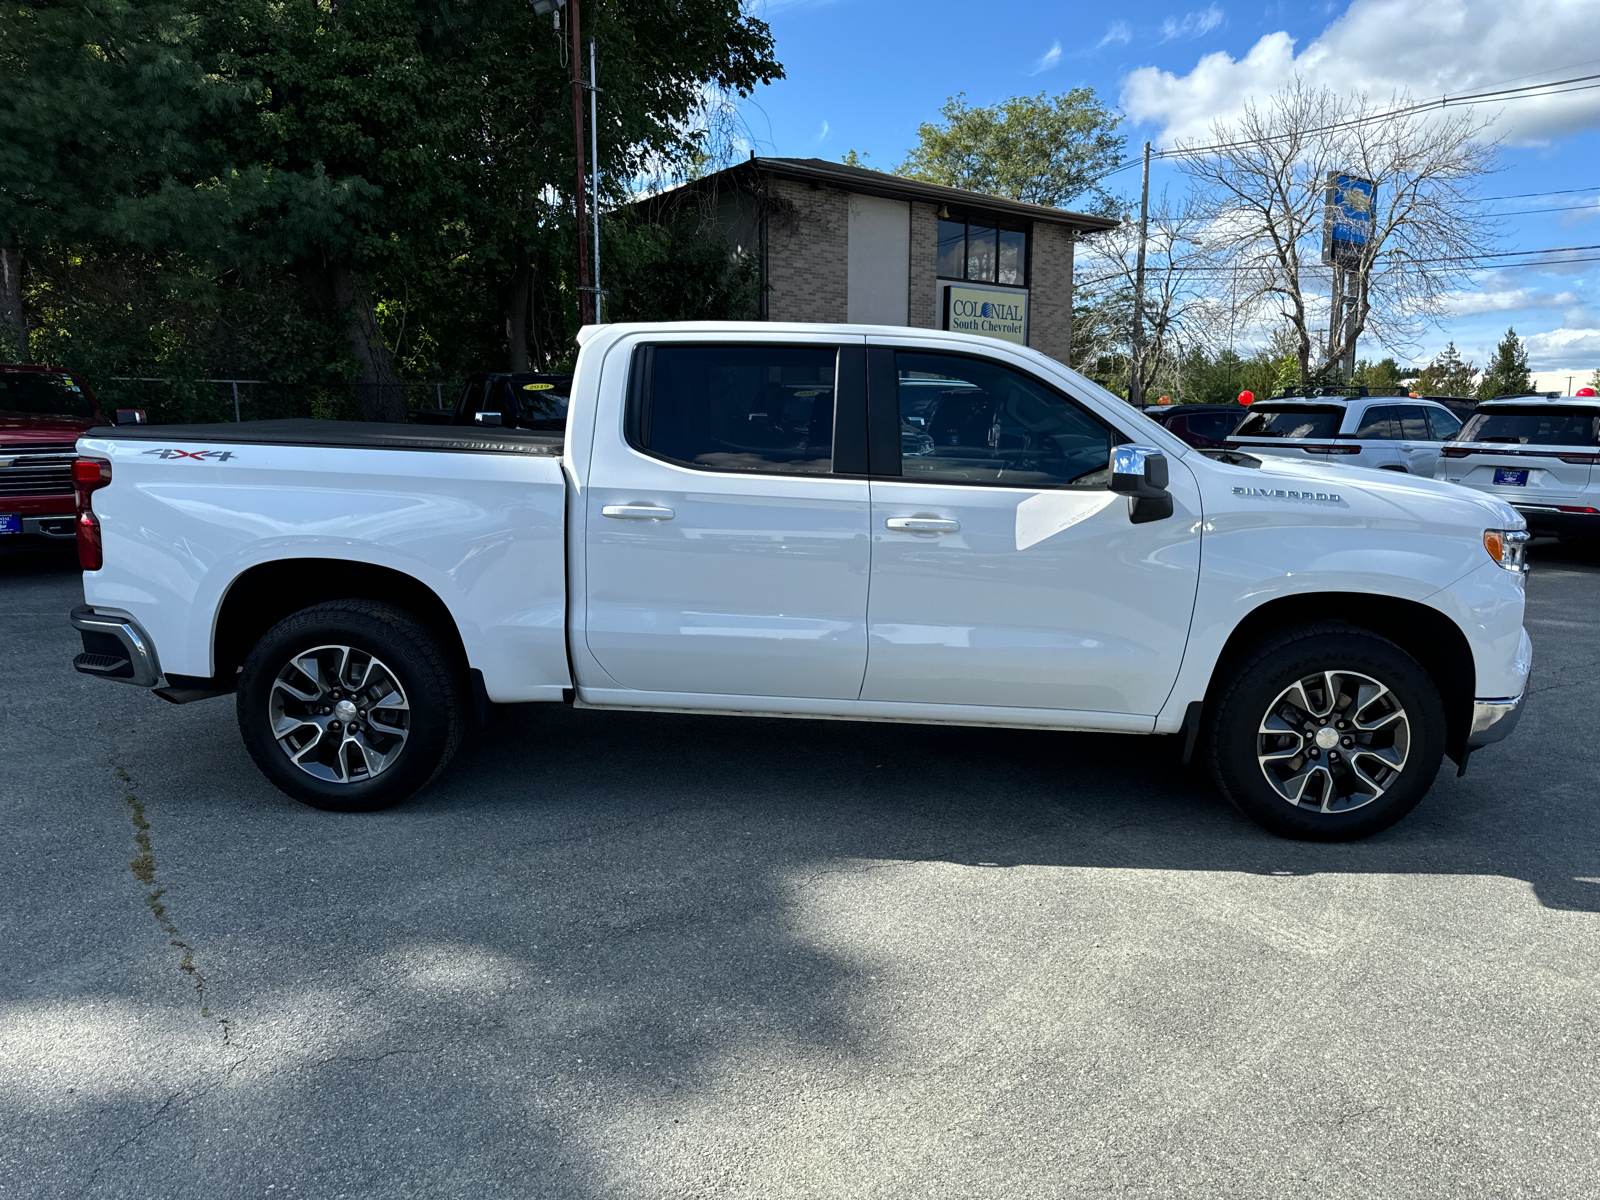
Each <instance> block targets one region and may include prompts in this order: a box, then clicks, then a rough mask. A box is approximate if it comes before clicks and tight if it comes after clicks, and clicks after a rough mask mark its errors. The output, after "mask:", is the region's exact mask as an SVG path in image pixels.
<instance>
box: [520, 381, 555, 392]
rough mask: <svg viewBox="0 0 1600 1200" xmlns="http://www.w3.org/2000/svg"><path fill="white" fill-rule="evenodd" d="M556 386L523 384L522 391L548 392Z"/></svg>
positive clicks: (551, 384) (550, 384)
mask: <svg viewBox="0 0 1600 1200" xmlns="http://www.w3.org/2000/svg"><path fill="white" fill-rule="evenodd" d="M555 386H556V385H555V384H553V383H525V384H523V385H522V390H523V391H525V392H548V391H550V390H551V389H552V388H554V387H555Z"/></svg>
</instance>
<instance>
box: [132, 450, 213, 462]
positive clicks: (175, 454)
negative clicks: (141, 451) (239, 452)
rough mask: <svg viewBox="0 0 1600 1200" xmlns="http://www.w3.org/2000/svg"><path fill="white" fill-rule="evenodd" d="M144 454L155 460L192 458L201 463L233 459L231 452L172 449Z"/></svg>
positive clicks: (149, 451) (147, 451) (150, 451)
mask: <svg viewBox="0 0 1600 1200" xmlns="http://www.w3.org/2000/svg"><path fill="white" fill-rule="evenodd" d="M145 453H146V454H154V455H155V456H156V457H157V458H194V459H198V460H199V461H201V462H205V461H206V460H207V459H211V460H214V461H216V462H227V461H228V460H229V459H230V458H233V457H235V455H234V453H233V451H232V450H178V449H175V448H174V449H162V450H146V451H145Z"/></svg>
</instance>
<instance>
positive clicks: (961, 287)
mask: <svg viewBox="0 0 1600 1200" xmlns="http://www.w3.org/2000/svg"><path fill="white" fill-rule="evenodd" d="M944 327H945V328H946V329H951V330H955V331H956V332H958V333H981V334H982V335H983V336H984V337H992V338H1000V339H1001V340H1003V341H1007V342H1015V343H1017V345H1019V346H1026V345H1027V344H1028V293H1027V292H1021V291H1015V290H1013V289H1011V288H982V287H968V286H967V285H965V284H959V283H953V284H951V285H950V286H949V287H948V288H946V289H945V293H944Z"/></svg>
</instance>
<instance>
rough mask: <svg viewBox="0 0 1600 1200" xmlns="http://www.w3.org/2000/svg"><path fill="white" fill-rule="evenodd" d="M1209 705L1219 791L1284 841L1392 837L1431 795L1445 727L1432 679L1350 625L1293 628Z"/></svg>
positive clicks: (1248, 659)
mask: <svg viewBox="0 0 1600 1200" xmlns="http://www.w3.org/2000/svg"><path fill="white" fill-rule="evenodd" d="M1226 670H1227V676H1226V678H1225V679H1224V680H1223V682H1222V684H1221V686H1220V687H1219V689H1218V692H1217V695H1216V703H1215V704H1212V705H1208V708H1209V709H1210V710H1211V711H1210V717H1209V721H1208V729H1207V738H1206V741H1207V748H1208V750H1209V757H1210V760H1211V768H1212V771H1213V774H1214V776H1215V778H1216V781H1217V784H1218V786H1219V787H1220V788H1221V789H1222V791H1223V792H1224V794H1226V795H1227V796H1228V798H1229V799H1231V800H1232V801H1233V802H1234V803H1235V804H1236V805H1238V806H1239V808H1240V809H1241V810H1242V811H1243V812H1244V814H1245V815H1246V816H1248V817H1249V818H1250V819H1251V820H1253V821H1255V822H1256V823H1257V824H1258V825H1261V826H1262V827H1263V828H1265V829H1268V830H1270V831H1271V832H1273V833H1276V834H1278V835H1280V836H1282V837H1290V838H1297V839H1301V840H1304V841H1316V842H1345V841H1354V840H1355V839H1357V838H1363V837H1367V836H1368V835H1369V834H1373V833H1377V832H1378V831H1379V830H1382V829H1387V828H1388V827H1389V826H1391V825H1393V824H1394V823H1395V822H1396V821H1398V820H1399V819H1400V818H1401V817H1403V816H1405V815H1406V814H1407V813H1408V812H1410V811H1411V810H1412V809H1413V808H1415V807H1416V806H1417V803H1418V802H1419V801H1420V800H1421V799H1422V797H1423V796H1424V795H1425V794H1426V793H1427V791H1428V789H1429V788H1430V787H1431V786H1432V785H1433V781H1434V777H1435V776H1436V775H1438V773H1439V763H1440V761H1441V759H1442V758H1443V757H1444V741H1445V717H1444V704H1443V702H1442V701H1441V700H1440V699H1439V691H1438V689H1437V688H1436V687H1435V686H1434V684H1433V681H1432V680H1431V679H1430V678H1429V677H1428V674H1427V672H1426V671H1424V670H1423V669H1422V667H1421V666H1419V665H1418V663H1417V661H1416V660H1415V659H1414V658H1412V657H1411V656H1410V655H1409V654H1407V653H1406V652H1405V651H1404V650H1402V649H1401V648H1400V647H1399V646H1397V645H1395V644H1394V643H1393V642H1391V641H1389V640H1388V639H1386V638H1382V637H1379V636H1377V635H1376V634H1373V633H1369V632H1367V631H1365V630H1361V629H1356V628H1353V627H1350V626H1338V625H1331V626H1330V625H1322V626H1305V627H1302V628H1300V629H1292V630H1288V631H1286V632H1284V633H1283V634H1281V635H1279V636H1277V637H1274V638H1272V639H1270V640H1268V641H1265V642H1263V643H1261V644H1260V645H1258V646H1256V647H1254V648H1252V649H1251V650H1249V651H1246V652H1245V653H1244V654H1243V655H1241V656H1239V657H1238V658H1236V659H1235V660H1234V661H1233V662H1232V663H1231V664H1230V665H1229V666H1228V668H1227V669H1226Z"/></svg>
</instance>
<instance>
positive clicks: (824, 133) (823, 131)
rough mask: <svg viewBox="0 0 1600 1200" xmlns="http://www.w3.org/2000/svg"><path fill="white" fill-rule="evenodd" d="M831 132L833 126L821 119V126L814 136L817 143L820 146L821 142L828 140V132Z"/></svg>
mask: <svg viewBox="0 0 1600 1200" xmlns="http://www.w3.org/2000/svg"><path fill="white" fill-rule="evenodd" d="M832 132H833V127H832V126H831V125H829V124H828V122H827V121H823V122H822V128H820V129H818V130H817V136H816V142H817V145H819V146H820V145H821V144H822V143H823V142H825V141H827V140H828V134H830V133H832Z"/></svg>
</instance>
